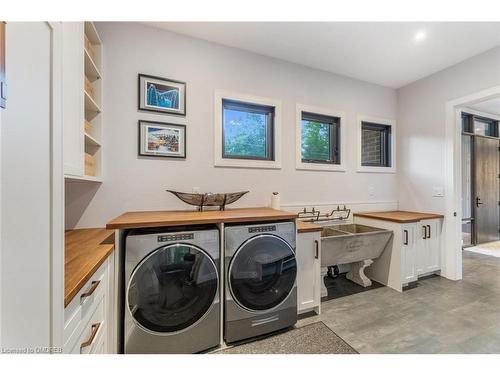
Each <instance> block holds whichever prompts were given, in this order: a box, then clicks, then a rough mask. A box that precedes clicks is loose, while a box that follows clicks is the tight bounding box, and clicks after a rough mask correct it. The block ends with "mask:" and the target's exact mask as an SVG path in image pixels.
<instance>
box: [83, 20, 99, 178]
mask: <svg viewBox="0 0 500 375" xmlns="http://www.w3.org/2000/svg"><path fill="white" fill-rule="evenodd" d="M83 50H84V51H83V56H84V70H85V71H84V81H85V82H84V85H83V87H84V92H83V96H84V118H85V126H84V129H85V130H84V140H85V141H84V150H85V167H84V176H83V178H82V179H83V180H88V181H95V182H101V181H102V143H101V138H102V74H101V69H102V42H101V39H100V38H99V34H98V33H97V30H96V28H95V26H94V24H93V23H92V22H85V23H84V45H83Z"/></svg>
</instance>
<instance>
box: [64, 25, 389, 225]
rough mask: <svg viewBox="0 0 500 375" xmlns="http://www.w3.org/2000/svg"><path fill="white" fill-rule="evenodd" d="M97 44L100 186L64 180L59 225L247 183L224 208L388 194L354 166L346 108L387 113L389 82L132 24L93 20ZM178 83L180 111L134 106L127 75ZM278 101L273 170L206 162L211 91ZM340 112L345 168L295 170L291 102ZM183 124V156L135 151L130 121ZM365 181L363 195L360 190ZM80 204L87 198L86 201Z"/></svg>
mask: <svg viewBox="0 0 500 375" xmlns="http://www.w3.org/2000/svg"><path fill="white" fill-rule="evenodd" d="M97 27H98V29H99V32H100V34H101V37H102V40H103V44H104V73H103V74H104V81H103V83H104V95H103V97H104V103H103V110H104V134H103V146H104V183H103V184H102V186H100V187H99V186H98V185H89V184H67V186H66V188H67V195H66V198H67V202H68V203H67V210H66V214H67V227H73V226H74V225H76V224H77V225H78V226H79V227H94V226H102V225H104V224H105V223H106V222H107V221H108V220H109V219H111V218H113V217H115V216H116V215H119V214H121V213H122V212H124V211H131V210H155V209H175V208H186V206H185V205H184V204H182V203H181V202H180V201H178V200H177V198H175V197H173V196H171V195H170V194H168V193H166V192H165V189H174V190H181V191H191V190H192V188H193V187H199V188H200V190H201V191H213V192H216V191H236V190H250V193H249V194H248V195H247V196H245V197H244V198H242V199H241V200H240V201H239V202H238V203H237V204H235V205H233V207H238V206H263V205H267V204H268V203H269V199H270V194H271V192H272V191H279V192H280V193H281V196H282V197H281V200H282V203H283V204H289V205H294V204H296V205H302V204H307V203H309V204H314V203H336V202H347V203H349V202H360V201H361V202H378V201H391V202H395V201H397V191H398V187H397V182H396V176H395V175H394V174H367V173H356V172H355V170H356V147H355V145H356V138H355V136H356V115H357V114H364V115H370V116H375V117H382V118H395V117H396V92H395V90H393V89H389V88H384V87H381V86H377V85H373V84H369V83H365V82H361V81H358V80H354V79H350V78H346V77H342V76H338V75H334V74H330V73H326V72H322V71H318V70H313V69H309V68H306V67H303V66H299V65H295V64H291V63H286V62H283V61H279V60H275V59H271V58H267V57H264V56H260V55H257V54H253V53H248V52H245V51H241V50H237V49H233V48H228V47H224V46H220V45H217V44H213V43H209V42H205V41H202V40H198V39H194V38H190V37H185V36H181V35H178V34H174V33H170V32H167V31H164V30H160V29H155V28H150V27H149V26H145V25H141V24H132V23H101V24H98V25H97ZM138 73H145V74H151V75H157V76H163V77H168V78H172V79H177V80H181V81H185V82H187V116H186V118H181V117H173V116H166V115H161V114H158V115H156V114H151V113H141V112H138V111H137V74H138ZM215 89H225V90H231V91H235V92H239V93H244V94H250V95H257V96H264V97H269V98H275V99H279V100H282V102H283V117H282V118H283V122H282V142H283V143H282V149H283V154H282V159H283V161H282V165H283V167H282V169H281V170H264V169H234V168H233V169H231V168H215V167H214V155H213V142H214V139H213V133H214V131H213V128H214V124H213V118H214V108H213V102H214V99H213V98H214V90H215ZM297 102H298V103H303V104H309V105H314V106H318V107H326V108H332V109H336V110H341V111H345V112H347V126H348V127H349V131H348V142H347V145H348V146H349V150H348V160H347V167H348V171H347V172H346V173H341V172H317V171H297V170H295V155H294V153H295V131H294V127H295V105H296V103H297ZM139 119H144V120H156V121H165V122H173V123H184V124H186V125H187V140H188V141H187V142H188V143H187V159H186V160H168V159H163V160H162V159H152V158H139V157H138V156H137V142H138V141H137V133H138V125H137V120H139ZM370 188H373V195H370ZM89 202H90V203H89Z"/></svg>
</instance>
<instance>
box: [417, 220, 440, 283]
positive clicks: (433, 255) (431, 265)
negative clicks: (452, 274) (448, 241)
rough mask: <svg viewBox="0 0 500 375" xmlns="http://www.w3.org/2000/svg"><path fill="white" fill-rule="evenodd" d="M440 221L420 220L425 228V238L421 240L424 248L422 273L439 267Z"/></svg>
mask: <svg viewBox="0 0 500 375" xmlns="http://www.w3.org/2000/svg"><path fill="white" fill-rule="evenodd" d="M441 223H442V221H441V220H439V219H435V220H424V221H422V222H421V224H422V225H423V226H425V227H426V229H427V238H426V239H425V240H423V241H424V246H423V247H424V248H425V250H424V252H425V266H424V273H428V272H434V271H437V270H439V269H441Z"/></svg>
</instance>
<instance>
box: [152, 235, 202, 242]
mask: <svg viewBox="0 0 500 375" xmlns="http://www.w3.org/2000/svg"><path fill="white" fill-rule="evenodd" d="M192 239H194V234H193V233H181V234H164V235H160V236H158V242H171V241H189V240H192Z"/></svg>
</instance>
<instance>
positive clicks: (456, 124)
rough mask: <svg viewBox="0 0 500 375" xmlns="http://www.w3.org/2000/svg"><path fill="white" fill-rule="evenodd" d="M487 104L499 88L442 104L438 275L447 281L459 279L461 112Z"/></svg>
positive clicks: (496, 97)
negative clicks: (442, 172)
mask: <svg viewBox="0 0 500 375" xmlns="http://www.w3.org/2000/svg"><path fill="white" fill-rule="evenodd" d="M488 101H494V102H496V101H500V86H495V87H491V88H489V89H486V90H483V91H479V92H476V93H474V94H470V95H467V96H464V97H461V98H458V99H454V100H451V101H448V102H447V103H446V105H445V110H446V136H445V138H446V143H445V181H446V194H445V200H446V201H445V207H446V212H445V222H444V236H443V240H444V244H443V245H444V246H443V249H444V250H443V253H442V271H441V275H442V276H444V277H446V278H448V279H451V280H461V279H462V240H463V236H462V235H463V222H462V218H464V217H465V216H463V208H464V202H463V195H462V189H463V186H462V185H463V180H462V173H463V171H462V168H463V167H464V166H463V165H462V112H463V110H464V109H465V108H470V107H471V106H474V105H481V103H486V102H488ZM483 110H484V108H483ZM499 119H500V116H499ZM471 204H472V203H471ZM469 225H470V223H469ZM469 233H472V232H469Z"/></svg>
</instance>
